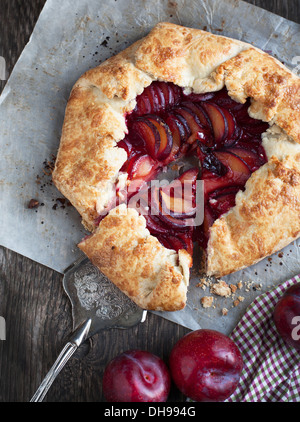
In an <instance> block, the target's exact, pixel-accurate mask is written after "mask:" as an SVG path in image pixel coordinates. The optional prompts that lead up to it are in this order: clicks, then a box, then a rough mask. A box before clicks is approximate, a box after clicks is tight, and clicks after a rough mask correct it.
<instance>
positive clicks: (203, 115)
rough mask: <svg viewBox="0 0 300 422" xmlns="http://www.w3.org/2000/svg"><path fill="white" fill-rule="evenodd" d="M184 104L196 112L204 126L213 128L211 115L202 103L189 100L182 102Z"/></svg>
mask: <svg viewBox="0 0 300 422" xmlns="http://www.w3.org/2000/svg"><path fill="white" fill-rule="evenodd" d="M182 105H183V106H184V107H186V108H188V109H190V110H191V111H193V112H194V113H195V114H196V116H197V117H198V119H199V121H200V123H201V125H202V126H204V127H205V128H208V129H210V130H212V125H211V121H210V119H209V116H208V114H207V113H206V111H205V110H204V109H203V107H202V106H201V105H200V104H196V103H192V102H190V101H188V102H184V103H182Z"/></svg>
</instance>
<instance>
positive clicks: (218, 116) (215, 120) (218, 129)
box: [202, 103, 228, 145]
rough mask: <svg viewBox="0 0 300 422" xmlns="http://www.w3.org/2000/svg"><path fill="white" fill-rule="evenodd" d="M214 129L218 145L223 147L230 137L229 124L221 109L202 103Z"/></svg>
mask: <svg viewBox="0 0 300 422" xmlns="http://www.w3.org/2000/svg"><path fill="white" fill-rule="evenodd" d="M202 107H203V108H204V109H205V111H206V113H207V115H208V117H209V119H210V121H211V124H212V128H213V133H214V137H215V141H216V143H217V145H221V144H222V142H223V141H224V139H226V137H227V135H228V124H227V120H226V118H225V116H224V113H223V111H222V109H221V107H219V106H217V105H216V104H212V103H202Z"/></svg>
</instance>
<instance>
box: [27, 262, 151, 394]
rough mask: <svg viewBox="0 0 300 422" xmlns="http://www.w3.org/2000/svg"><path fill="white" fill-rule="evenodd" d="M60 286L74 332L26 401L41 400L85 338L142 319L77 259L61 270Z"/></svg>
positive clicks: (95, 271) (142, 312) (91, 267)
mask: <svg viewBox="0 0 300 422" xmlns="http://www.w3.org/2000/svg"><path fill="white" fill-rule="evenodd" d="M63 288H64V290H65V292H66V293H67V295H68V297H69V299H70V301H71V304H72V316H73V328H74V331H73V333H72V334H71V337H70V339H69V341H68V342H67V344H66V345H65V347H64V348H63V349H62V351H61V353H60V355H59V356H58V358H57V360H56V361H55V363H54V364H53V366H52V368H51V369H50V371H49V372H48V374H47V375H46V377H45V378H44V380H43V381H42V383H41V385H40V386H39V388H38V389H37V391H36V393H35V394H34V396H33V397H32V399H31V400H30V402H41V401H43V399H44V398H45V396H46V394H47V392H48V390H49V388H50V387H51V385H52V383H53V382H54V380H55V378H56V377H57V375H58V374H59V373H60V371H61V370H62V369H63V367H64V366H65V364H66V363H67V362H68V360H69V359H70V358H71V356H72V355H73V354H74V352H75V351H76V350H77V349H78V348H79V347H80V346H81V344H82V343H83V342H84V341H86V340H87V339H88V338H90V337H92V336H93V335H95V334H96V333H98V332H99V331H100V330H104V329H109V328H120V329H126V328H130V327H134V326H135V325H137V324H139V323H140V322H144V321H145V319H146V317H147V311H145V310H143V309H141V308H140V307H139V306H137V305H136V304H135V303H134V302H132V300H130V299H129V298H128V297H127V296H126V295H125V294H124V293H122V292H121V290H119V289H118V288H117V287H116V286H115V285H114V284H113V283H112V282H111V281H109V280H108V278H107V277H105V276H104V275H103V274H102V273H101V271H99V269H98V268H96V267H95V266H94V265H93V264H92V263H91V262H90V261H89V259H88V258H82V257H81V258H80V259H79V260H77V261H75V262H74V264H72V265H71V266H70V267H69V268H67V270H66V271H65V274H64V278H63Z"/></svg>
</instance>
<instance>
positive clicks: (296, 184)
mask: <svg viewBox="0 0 300 422" xmlns="http://www.w3.org/2000/svg"><path fill="white" fill-rule="evenodd" d="M297 162H298V163H295V159H294V158H290V157H287V158H285V159H284V160H283V161H279V160H278V159H277V158H276V157H275V156H273V157H272V158H271V159H270V160H269V162H268V163H267V164H265V165H264V166H263V167H261V168H260V169H259V170H257V171H256V172H255V173H253V174H252V176H251V180H250V179H249V181H248V182H247V183H246V190H245V192H239V193H238V194H237V196H236V206H235V207H233V208H232V209H231V210H230V211H229V212H228V213H227V214H226V215H224V216H222V217H221V218H219V219H218V220H217V221H215V223H214V224H213V226H212V227H211V229H210V238H209V242H208V247H207V268H206V273H207V275H214V276H217V277H220V276H224V275H227V274H230V273H232V272H235V271H237V270H241V269H243V268H245V267H248V266H250V265H253V264H255V263H256V262H258V261H260V260H262V259H263V258H265V257H266V256H269V255H272V254H273V253H274V252H277V251H278V250H280V249H282V248H283V247H285V246H287V245H288V244H289V243H291V242H292V241H294V240H295V239H297V238H298V237H299V236H300V153H299V154H298V156H297ZM297 164H298V165H297Z"/></svg>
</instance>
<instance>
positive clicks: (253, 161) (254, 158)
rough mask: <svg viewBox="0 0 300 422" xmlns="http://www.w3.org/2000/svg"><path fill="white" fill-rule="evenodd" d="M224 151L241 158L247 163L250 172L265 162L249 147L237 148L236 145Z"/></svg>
mask: <svg viewBox="0 0 300 422" xmlns="http://www.w3.org/2000/svg"><path fill="white" fill-rule="evenodd" d="M226 151H227V152H230V153H231V154H234V155H236V156H238V157H239V158H241V159H242V160H243V161H244V162H245V163H246V164H247V166H248V167H249V169H250V171H251V172H254V171H255V170H257V169H258V168H260V167H261V166H262V165H263V164H264V163H265V162H266V160H264V158H263V157H261V156H260V155H258V153H256V152H253V151H251V150H250V149H244V148H239V146H236V147H231V148H228V149H227V150H226Z"/></svg>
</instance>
